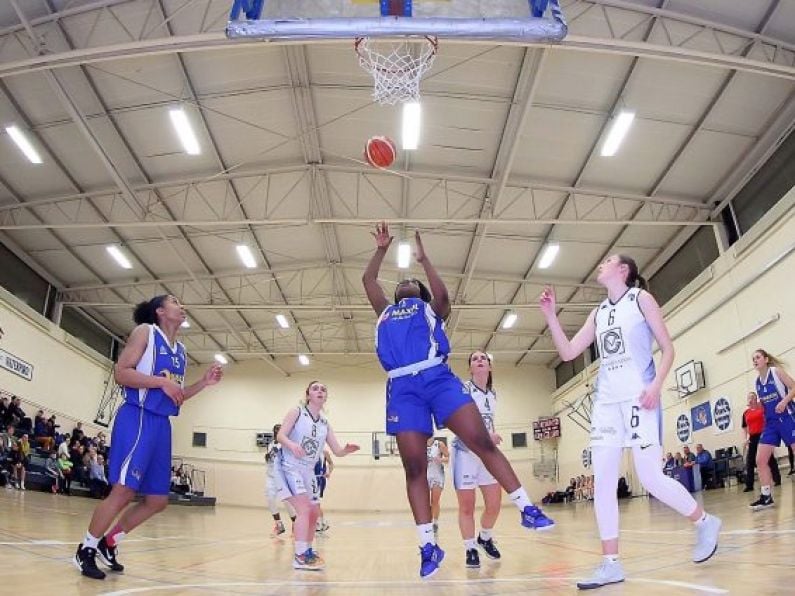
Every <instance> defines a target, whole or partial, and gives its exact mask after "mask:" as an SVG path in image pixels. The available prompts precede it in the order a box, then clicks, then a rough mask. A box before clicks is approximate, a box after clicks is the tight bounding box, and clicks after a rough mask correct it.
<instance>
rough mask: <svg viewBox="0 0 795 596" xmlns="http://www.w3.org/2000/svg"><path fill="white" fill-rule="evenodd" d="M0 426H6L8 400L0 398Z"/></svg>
mask: <svg viewBox="0 0 795 596" xmlns="http://www.w3.org/2000/svg"><path fill="white" fill-rule="evenodd" d="M0 424H2V425H3V427H5V426H6V424H8V398H7V397H0Z"/></svg>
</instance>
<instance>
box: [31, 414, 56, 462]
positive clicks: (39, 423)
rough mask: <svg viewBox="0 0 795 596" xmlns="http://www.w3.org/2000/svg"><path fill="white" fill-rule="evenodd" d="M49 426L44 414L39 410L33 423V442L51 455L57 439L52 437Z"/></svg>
mask: <svg viewBox="0 0 795 596" xmlns="http://www.w3.org/2000/svg"><path fill="white" fill-rule="evenodd" d="M47 425H48V421H47V420H45V419H44V412H42V411H41V410H39V412H38V414H36V419H35V421H34V422H33V442H34V443H35V444H36V445H38V446H39V447H41V448H42V449H44V451H46V452H48V453H49V452H50V451H52V450H53V446H54V445H55V438H54V436H52V435H50V432H49V429H48V428H47Z"/></svg>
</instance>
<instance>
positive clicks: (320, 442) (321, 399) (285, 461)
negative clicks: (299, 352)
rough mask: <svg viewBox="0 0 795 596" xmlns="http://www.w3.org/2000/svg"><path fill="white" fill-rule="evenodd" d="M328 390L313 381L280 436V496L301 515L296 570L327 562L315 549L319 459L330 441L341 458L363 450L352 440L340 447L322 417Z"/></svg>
mask: <svg viewBox="0 0 795 596" xmlns="http://www.w3.org/2000/svg"><path fill="white" fill-rule="evenodd" d="M327 397H328V390H327V389H326V386H325V385H324V384H323V383H320V382H319V381H312V382H311V383H310V384H309V386H308V387H307V388H306V391H305V397H304V399H303V401H302V403H301V406H300V407H297V408H292V409H291V410H290V411H289V412H287V415H286V416H285V417H284V422H283V423H282V427H281V429H279V433H278V435H277V438H278V440H279V443H281V445H282V451H281V454H280V457H279V465H278V467H277V468H276V471H277V474H278V479H279V496H280V498H281V499H282V500H286V501H287V502H288V503H290V505H292V506H293V508H294V509H295V512H296V514H297V516H296V520H295V526H294V534H295V558H294V559H293V568H294V569H308V570H313V571H314V570H319V569H323V567H324V566H325V563H324V562H323V559H322V558H321V557H320V555H318V554H317V553H316V552H315V551H313V550H312V541H313V540H314V538H315V523H316V522H317V518H318V515H319V511H318V510H319V503H320V499H319V496H318V491H317V483H316V482H315V462H317V460H318V459H319V458H320V457H322V455H323V448H324V446H325V445H326V444H328V446H329V447H330V448H331V451H332V453H334V455H336V456H337V457H345V456H346V455H348V454H350V453H353V452H355V451H358V450H359V446H358V445H353V444H351V443H348V444H346V445H345V446H344V447H342V446H340V444H339V442H338V441H337V437H336V436H335V435H334V431H332V430H331V427H330V426H329V423H328V421H327V420H326V419H325V418H324V417H323V416H322V410H323V405H324V404H325V403H326V399H327Z"/></svg>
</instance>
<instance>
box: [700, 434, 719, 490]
mask: <svg viewBox="0 0 795 596" xmlns="http://www.w3.org/2000/svg"><path fill="white" fill-rule="evenodd" d="M696 463H697V464H698V465H699V471H700V472H701V486H703V487H705V488H714V480H715V462H713V461H712V454H711V453H710V452H709V451H707V450H706V449H704V446H703V445H702V444H701V443H699V444H698V445H696Z"/></svg>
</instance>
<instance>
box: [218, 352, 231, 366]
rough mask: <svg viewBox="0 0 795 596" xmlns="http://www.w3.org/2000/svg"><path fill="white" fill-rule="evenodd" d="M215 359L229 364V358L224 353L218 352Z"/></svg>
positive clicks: (219, 362)
mask: <svg viewBox="0 0 795 596" xmlns="http://www.w3.org/2000/svg"><path fill="white" fill-rule="evenodd" d="M215 361H216V362H217V363H218V364H229V360H227V359H226V356H224V355H223V354H216V355H215Z"/></svg>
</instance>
